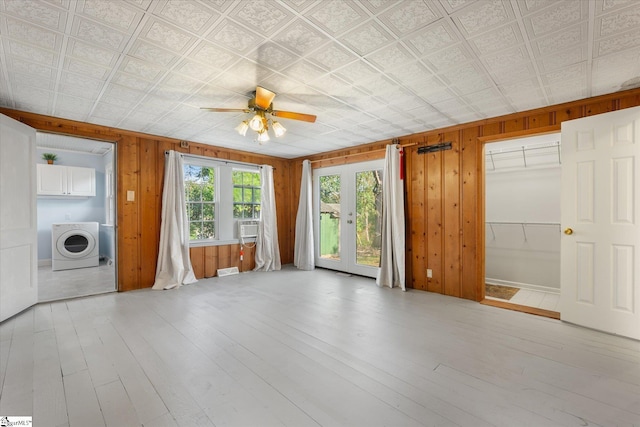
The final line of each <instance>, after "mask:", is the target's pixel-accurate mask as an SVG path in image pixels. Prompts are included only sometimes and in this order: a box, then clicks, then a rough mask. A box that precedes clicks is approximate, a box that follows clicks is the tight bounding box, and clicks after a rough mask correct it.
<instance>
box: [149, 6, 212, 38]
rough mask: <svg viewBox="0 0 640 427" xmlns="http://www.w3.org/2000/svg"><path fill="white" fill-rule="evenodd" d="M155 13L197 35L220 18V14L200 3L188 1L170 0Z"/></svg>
mask: <svg viewBox="0 0 640 427" xmlns="http://www.w3.org/2000/svg"><path fill="white" fill-rule="evenodd" d="M155 13H156V14H157V15H159V16H162V17H163V18H166V19H167V20H168V21H169V22H171V23H173V24H175V25H177V26H179V27H181V28H185V29H187V30H189V31H193V32H195V33H198V32H200V31H202V30H203V29H204V28H205V27H206V26H207V25H210V24H211V22H212V21H215V20H216V19H217V18H218V17H219V16H220V14H219V13H216V12H213V11H212V10H210V9H208V8H206V7H204V6H202V5H201V4H199V3H196V2H194V1H187V0H168V1H167V2H166V3H164V4H163V5H162V7H161V8H160V10H157V11H156V12H155Z"/></svg>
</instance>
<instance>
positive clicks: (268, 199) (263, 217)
mask: <svg viewBox="0 0 640 427" xmlns="http://www.w3.org/2000/svg"><path fill="white" fill-rule="evenodd" d="M260 193H261V195H262V199H261V200H260V226H259V227H258V237H257V238H256V256H255V259H256V268H254V269H253V270H254V271H273V270H280V267H281V264H280V246H279V245H278V221H277V218H276V198H275V192H274V190H273V167H271V166H269V165H262V169H261V172H260Z"/></svg>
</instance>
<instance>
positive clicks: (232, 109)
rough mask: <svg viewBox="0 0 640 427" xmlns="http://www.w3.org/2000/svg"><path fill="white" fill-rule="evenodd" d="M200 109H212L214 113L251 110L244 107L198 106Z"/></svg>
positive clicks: (246, 111) (247, 111)
mask: <svg viewBox="0 0 640 427" xmlns="http://www.w3.org/2000/svg"><path fill="white" fill-rule="evenodd" d="M200 109H201V110H207V111H214V112H216V113H249V112H251V110H248V109H246V108H208V107H200Z"/></svg>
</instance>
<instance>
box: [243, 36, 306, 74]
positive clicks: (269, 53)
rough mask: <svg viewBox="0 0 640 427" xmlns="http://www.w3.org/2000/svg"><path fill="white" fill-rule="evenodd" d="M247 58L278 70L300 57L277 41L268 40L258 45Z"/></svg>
mask: <svg viewBox="0 0 640 427" xmlns="http://www.w3.org/2000/svg"><path fill="white" fill-rule="evenodd" d="M247 58H248V59H251V60H253V61H256V62H257V63H258V64H260V65H261V66H262V67H266V68H271V69H274V70H278V69H282V68H284V67H286V66H287V65H290V64H291V63H292V62H294V61H296V60H297V59H298V58H299V57H298V56H296V55H294V54H292V53H291V52H289V51H287V50H285V49H283V48H281V47H279V46H278V45H276V44H275V43H269V42H267V43H264V44H261V45H260V46H258V48H257V49H256V51H254V52H252V53H251V54H250V55H247Z"/></svg>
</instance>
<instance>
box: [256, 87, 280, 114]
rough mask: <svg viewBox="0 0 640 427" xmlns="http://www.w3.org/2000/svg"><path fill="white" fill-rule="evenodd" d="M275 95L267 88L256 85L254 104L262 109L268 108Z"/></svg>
mask: <svg viewBox="0 0 640 427" xmlns="http://www.w3.org/2000/svg"><path fill="white" fill-rule="evenodd" d="M275 97H276V94H275V93H273V92H271V91H270V90H269V89H265V88H263V87H261V86H258V87H256V105H257V106H258V107H260V108H262V109H263V110H266V109H267V108H269V105H271V101H273V98H275Z"/></svg>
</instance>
